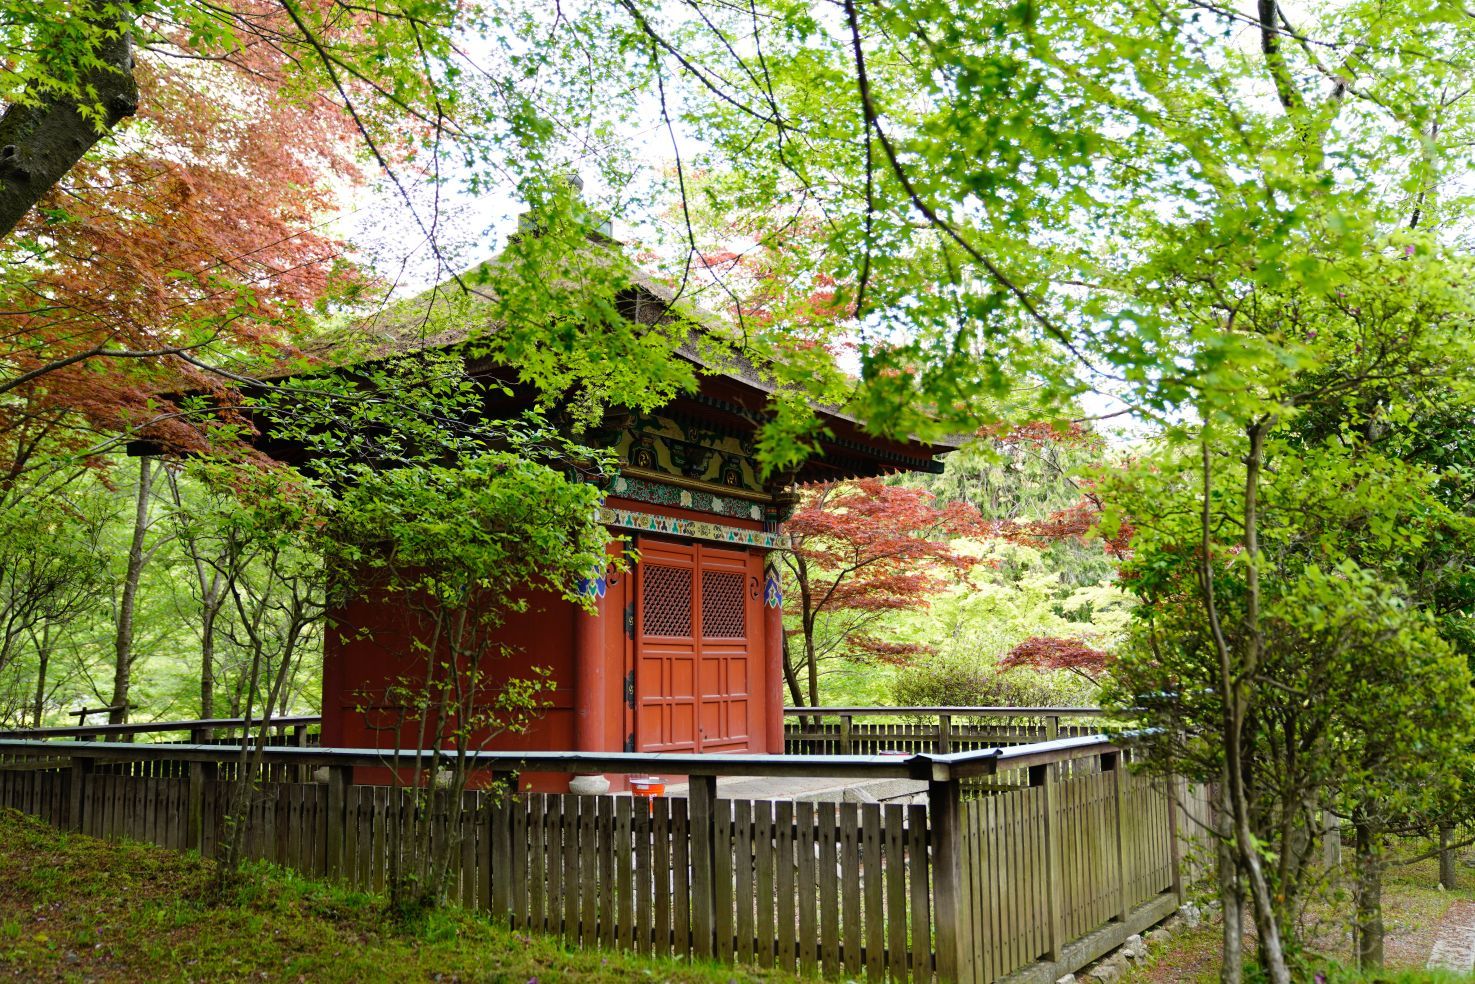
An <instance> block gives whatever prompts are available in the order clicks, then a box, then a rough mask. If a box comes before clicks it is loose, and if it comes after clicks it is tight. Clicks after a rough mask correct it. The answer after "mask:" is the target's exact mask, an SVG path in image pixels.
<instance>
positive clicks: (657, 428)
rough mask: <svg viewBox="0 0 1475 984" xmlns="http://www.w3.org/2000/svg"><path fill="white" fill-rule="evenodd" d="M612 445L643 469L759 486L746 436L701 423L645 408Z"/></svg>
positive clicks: (728, 485)
mask: <svg viewBox="0 0 1475 984" xmlns="http://www.w3.org/2000/svg"><path fill="white" fill-rule="evenodd" d="M616 450H617V451H618V452H619V455H620V458H621V459H622V460H624V461H625V462H626V463H627V464H629V465H630V466H632V467H634V468H639V469H642V470H644V471H656V472H664V473H666V474H668V475H674V476H680V477H682V478H685V479H687V480H689V481H696V482H702V483H704V484H708V485H713V486H723V487H726V488H736V489H745V490H747V491H749V492H762V491H764V489H763V483H762V482H761V481H760V480H759V478H758V470H757V467H756V463H755V461H754V459H753V449H752V447H751V446H750V445H749V444H748V442H746V441H744V440H743V439H741V438H739V437H735V436H733V435H731V434H728V433H723V432H722V431H720V430H716V429H712V428H709V427H705V426H703V425H701V424H697V423H683V422H680V421H677V420H673V419H672V418H670V417H662V416H657V415H654V414H645V415H642V416H640V417H639V418H637V419H636V421H635V423H634V425H633V426H631V427H629V428H628V429H626V430H625V431H624V432H623V433H622V434H621V435H620V436H619V438H618V439H617V443H616ZM646 501H654V500H646ZM668 505H675V503H668ZM694 508H698V509H700V508H702V507H701V506H696V507H694ZM711 511H714V512H715V511H717V510H711ZM727 515H736V514H734V513H727ZM744 515H746V514H744Z"/></svg>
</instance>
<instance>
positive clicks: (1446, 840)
mask: <svg viewBox="0 0 1475 984" xmlns="http://www.w3.org/2000/svg"><path fill="white" fill-rule="evenodd" d="M1452 840H1454V826H1453V825H1452V824H1448V823H1441V824H1440V825H1439V887H1440V888H1443V889H1446V890H1453V889H1454V888H1455V852H1454V849H1453V848H1451V847H1450V846H1449V845H1450V842H1451V841H1452Z"/></svg>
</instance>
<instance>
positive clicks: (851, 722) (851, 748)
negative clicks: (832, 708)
mask: <svg viewBox="0 0 1475 984" xmlns="http://www.w3.org/2000/svg"><path fill="white" fill-rule="evenodd" d="M854 732H855V718H853V717H852V716H851V715H849V714H841V715H840V754H841V755H854V754H855V745H854V739H853V737H852V736H853V734H854Z"/></svg>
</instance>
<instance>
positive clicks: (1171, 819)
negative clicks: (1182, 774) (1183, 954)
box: [1168, 776, 1187, 906]
mask: <svg viewBox="0 0 1475 984" xmlns="http://www.w3.org/2000/svg"><path fill="white" fill-rule="evenodd" d="M1186 785H1187V784H1186V783H1185V782H1184V780H1183V779H1181V778H1179V777H1178V776H1171V777H1169V779H1168V853H1169V854H1170V855H1171V856H1172V864H1173V883H1172V887H1173V895H1174V896H1176V897H1177V899H1178V905H1179V906H1182V905H1183V856H1184V851H1183V829H1182V826H1183V825H1182V823H1181V820H1180V817H1179V816H1178V813H1179V810H1180V809H1181V807H1180V804H1181V802H1182V801H1183V799H1184V798H1185V797H1184V795H1183V794H1185V793H1186V789H1185V787H1186Z"/></svg>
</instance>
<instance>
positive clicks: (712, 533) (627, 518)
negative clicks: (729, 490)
mask: <svg viewBox="0 0 1475 984" xmlns="http://www.w3.org/2000/svg"><path fill="white" fill-rule="evenodd" d="M599 521H600V522H601V523H603V524H604V525H606V526H615V527H619V528H621V529H627V530H639V531H640V532H642V533H665V534H668V535H670V536H685V537H691V538H692V539H694V540H714V541H716V542H718V543H730V544H735V545H737V546H743V547H762V548H763V549H765V550H788V549H789V538H788V537H787V536H785V535H783V534H781V533H765V532H760V531H758V530H744V529H739V528H737V527H735V526H722V525H721V524H718V523H706V522H702V521H700V520H695V519H677V518H676V517H675V516H654V515H651V514H650V513H640V512H633V511H631V510H629V509H611V508H609V507H608V506H603V507H601V508H600V510H599Z"/></svg>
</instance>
